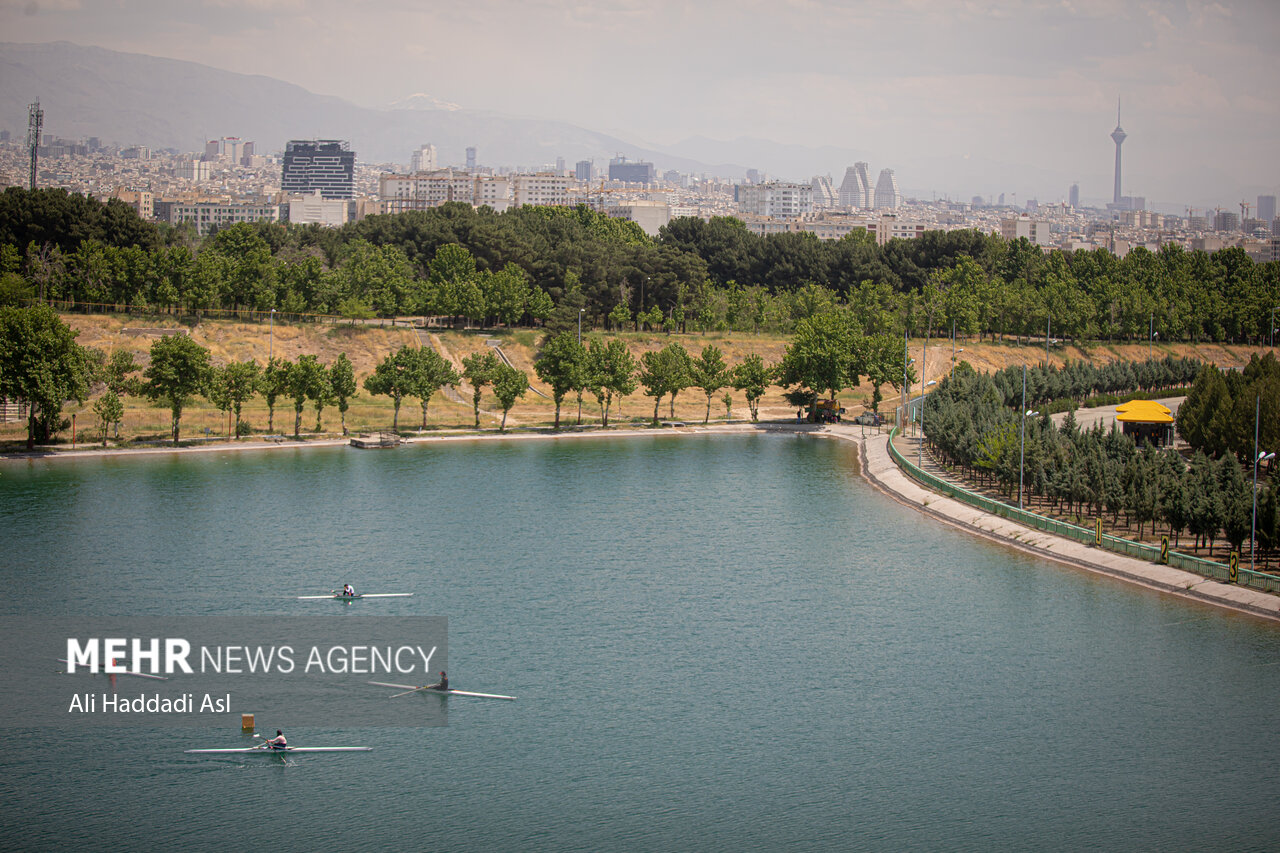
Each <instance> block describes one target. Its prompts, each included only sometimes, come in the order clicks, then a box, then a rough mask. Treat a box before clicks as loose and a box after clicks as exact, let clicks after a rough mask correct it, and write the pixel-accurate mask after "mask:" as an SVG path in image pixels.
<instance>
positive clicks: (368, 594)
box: [298, 592, 413, 601]
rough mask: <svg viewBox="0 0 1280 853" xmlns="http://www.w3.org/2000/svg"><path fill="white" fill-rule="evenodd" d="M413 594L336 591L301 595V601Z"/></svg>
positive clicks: (353, 599) (403, 596)
mask: <svg viewBox="0 0 1280 853" xmlns="http://www.w3.org/2000/svg"><path fill="white" fill-rule="evenodd" d="M411 595H413V593H411V592H365V593H360V594H359V595H343V594H342V593H340V592H335V593H332V594H330V595H300V596H298V600H299V601H326V600H328V599H333V600H335V601H355V600H357V599H360V598H408V597H409V596H411Z"/></svg>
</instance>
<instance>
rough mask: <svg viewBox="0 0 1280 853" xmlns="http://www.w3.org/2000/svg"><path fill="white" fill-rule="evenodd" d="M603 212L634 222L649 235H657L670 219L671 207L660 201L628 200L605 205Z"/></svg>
mask: <svg viewBox="0 0 1280 853" xmlns="http://www.w3.org/2000/svg"><path fill="white" fill-rule="evenodd" d="M604 212H605V214H606V215H608V216H612V217H613V218H614V219H626V220H629V221H631V222H634V223H636V224H637V225H639V226H640V230H642V231H644V233H646V234H648V235H649V236H650V237H657V236H658V229H660V228H661V227H662V226H664V225H666V224H667V223H669V222H670V221H671V207H670V206H668V205H667V204H666V203H665V202H661V201H630V202H627V203H626V204H619V205H614V206H613V207H606V208H605V209H604Z"/></svg>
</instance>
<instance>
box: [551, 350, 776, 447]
mask: <svg viewBox="0 0 1280 853" xmlns="http://www.w3.org/2000/svg"><path fill="white" fill-rule="evenodd" d="M533 367H534V370H535V371H536V372H537V374H538V377H539V378H540V379H541V380H542V381H543V382H545V383H547V385H549V386H551V398H552V401H553V402H554V403H555V407H556V414H555V423H554V427H555V428H556V429H559V428H560V408H561V406H562V404H563V403H564V400H565V397H566V396H568V395H569V394H570V393H571V392H572V393H576V395H577V399H578V404H579V409H581V404H582V396H583V394H584V393H587V392H590V393H591V395H592V396H594V397H595V398H596V402H597V404H598V405H599V406H600V417H601V422H602V424H603V425H604V426H608V425H609V410H610V407H611V406H612V404H613V403H614V402H615V401H620V400H621V399H622V398H624V397H627V396H629V395H630V394H632V393H634V392H635V391H636V389H637V388H638V387H643V388H644V394H645V396H646V397H652V398H653V423H654V424H656V423H657V422H658V411H659V406H660V405H661V403H662V399H663V398H664V397H668V398H669V400H670V409H669V412H670V415H671V417H675V406H676V396H677V395H678V394H679V393H680V392H681V391H684V390H685V389H688V388H697V389H699V390H700V391H702V393H703V394H704V395H705V396H706V400H707V409H706V415H705V417H704V419H703V422H704V423H706V422H708V421H710V419H711V401H712V398H713V397H714V396H715V395H716V393H717V392H718V391H721V390H722V389H725V388H729V387H732V388H735V389H737V390H739V391H741V392H743V394H744V395H745V396H746V398H747V407H748V410H749V411H750V413H751V420H752V421H756V420H758V419H759V404H760V398H761V397H763V396H764V393H765V391H766V390H767V389H768V387H769V385H770V384H772V380H773V376H774V369H773V368H772V367H770V366H768V365H766V364H765V363H764V360H763V359H762V358H761V357H760V356H759V355H756V354H754V353H753V354H751V355H748V356H747V357H746V358H745V359H744V360H743V361H742V362H741V363H740V364H738V365H736V366H734V367H732V368H731V367H730V366H729V365H728V364H727V363H726V362H725V360H724V354H723V353H722V352H721V351H720V349H719V347H716V346H714V345H708V346H705V347H703V348H702V352H701V353H699V354H698V355H697V356H696V357H695V356H691V355H690V354H689V352H688V350H686V349H685V348H684V346H683V345H682V344H680V343H679V342H674V343H670V344H668V345H667V346H665V347H663V348H662V349H661V350H650V351H648V352H645V353H643V354H642V355H641V356H640V360H639V362H637V361H636V359H635V357H634V356H633V355H632V354H631V352H630V351H629V350H628V349H627V347H626V344H625V343H624V342H623V341H622V340H620V339H617V338H615V339H613V340H611V341H608V342H607V343H606V342H605V341H603V340H602V339H600V338H598V337H594V336H593V337H592V338H591V339H590V340H588V342H587V343H586V344H585V345H584V344H583V343H582V342H581V341H580V340H578V339H577V338H576V337H575V336H574V335H573V334H572V333H570V332H561V333H559V334H557V335H553V336H550V337H549V338H548V339H547V340H545V341H544V342H543V346H542V348H541V350H540V351H539V353H538V356H537V358H536V360H535V361H534V365H533ZM725 396H726V398H728V399H726V400H725V406H726V410H727V409H728V407H729V406H730V404H731V403H730V401H731V399H732V398H731V397H730V395H728V394H726V395H725Z"/></svg>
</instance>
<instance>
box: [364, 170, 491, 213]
mask: <svg viewBox="0 0 1280 853" xmlns="http://www.w3.org/2000/svg"><path fill="white" fill-rule="evenodd" d="M475 197H476V179H475V176H474V175H472V174H471V173H470V172H455V171H454V170H453V169H437V170H436V171H434V172H417V173H415V174H412V175H383V176H382V177H381V178H380V179H379V180H378V198H379V199H381V200H382V203H383V211H384V212H386V213H404V212H405V211H406V210H427V209H429V208H432V207H439V206H440V205H442V204H444V203H446V202H450V201H459V202H463V203H465V204H471V205H474V204H475Z"/></svg>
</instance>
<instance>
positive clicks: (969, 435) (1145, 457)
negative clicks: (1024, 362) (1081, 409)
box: [925, 365, 1280, 558]
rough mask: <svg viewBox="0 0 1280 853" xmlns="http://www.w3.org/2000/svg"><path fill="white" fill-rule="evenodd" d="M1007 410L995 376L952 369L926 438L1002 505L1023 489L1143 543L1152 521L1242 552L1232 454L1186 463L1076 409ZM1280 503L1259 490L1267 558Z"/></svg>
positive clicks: (1276, 541) (935, 401)
mask: <svg viewBox="0 0 1280 853" xmlns="http://www.w3.org/2000/svg"><path fill="white" fill-rule="evenodd" d="M1131 367H1133V368H1134V369H1135V372H1136V370H1137V366H1136V365H1131ZM1019 376H1020V373H1019ZM1019 391H1020V389H1019ZM1188 399H1190V398H1188ZM1013 405H1014V408H1010V406H1009V404H1008V401H1007V395H1006V392H1005V390H1004V389H1002V388H1001V387H1000V385H999V384H998V383H997V382H996V381H995V379H994V377H993V376H991V375H985V374H978V373H976V372H975V371H973V370H972V368H970V367H968V365H962V366H960V367H957V368H956V370H955V371H954V372H953V373H952V374H951V376H949V377H947V378H946V379H944V380H943V381H942V382H941V383H940V384H939V386H938V388H937V390H936V391H935V392H934V393H933V394H930V395H929V396H928V398H927V400H926V402H925V441H926V442H927V444H928V446H929V448H930V450H931V452H932V453H934V454H935V456H936V457H937V458H939V459H940V460H941V461H943V462H944V463H945V464H947V465H950V466H954V467H955V468H957V469H959V470H960V471H961V472H962V473H964V474H965V475H966V476H968V477H970V478H973V479H975V480H977V481H978V482H980V483H986V484H989V485H994V486H995V487H996V488H998V489H999V490H1000V491H1001V492H1002V494H1003V495H1004V497H1005V499H1006V500H1013V499H1014V497H1015V493H1016V491H1017V489H1018V488H1019V484H1020V483H1021V486H1022V488H1023V493H1024V497H1025V498H1026V499H1030V498H1032V497H1036V498H1038V499H1039V500H1040V501H1041V502H1042V504H1043V505H1044V506H1046V507H1047V508H1051V509H1052V510H1053V511H1055V512H1061V513H1065V514H1067V515H1068V516H1071V515H1093V516H1096V517H1103V518H1105V519H1108V520H1109V523H1110V525H1112V526H1113V527H1114V526H1117V525H1118V524H1119V523H1120V520H1121V517H1122V516H1123V518H1124V524H1125V527H1126V528H1132V527H1135V526H1136V532H1137V536H1138V538H1139V539H1141V538H1142V536H1143V534H1144V531H1145V530H1146V528H1147V526H1148V525H1150V526H1151V531H1152V533H1153V534H1154V533H1155V532H1156V529H1157V528H1156V525H1157V524H1161V525H1163V526H1164V530H1165V531H1166V532H1167V533H1168V534H1169V536H1170V538H1171V539H1172V541H1173V543H1174V547H1178V544H1179V541H1180V538H1181V536H1182V535H1183V534H1184V533H1189V534H1191V535H1192V536H1193V545H1194V549H1195V550H1196V551H1199V550H1200V548H1201V547H1203V546H1206V545H1207V546H1208V547H1209V548H1210V549H1212V547H1213V543H1214V541H1215V540H1219V539H1221V540H1225V541H1226V542H1227V543H1228V544H1229V545H1230V547H1231V548H1232V549H1233V550H1237V551H1238V550H1240V548H1241V547H1242V546H1243V544H1244V543H1245V542H1246V541H1247V540H1248V537H1249V531H1250V525H1251V522H1252V509H1253V503H1252V502H1253V491H1252V482H1251V480H1250V479H1249V478H1248V477H1249V475H1251V473H1252V472H1251V470H1249V471H1246V469H1245V467H1244V466H1242V465H1241V462H1240V460H1239V459H1238V458H1237V457H1236V456H1235V455H1234V454H1230V453H1227V454H1224V455H1222V456H1221V457H1220V458H1218V459H1216V460H1215V459H1213V458H1211V457H1210V456H1209V455H1208V454H1206V453H1205V452H1203V451H1202V450H1199V449H1196V450H1194V452H1193V454H1192V456H1191V458H1190V460H1188V459H1186V458H1184V457H1183V456H1182V454H1180V453H1178V452H1176V451H1173V450H1167V449H1166V450H1159V449H1156V448H1153V447H1150V446H1143V447H1141V448H1140V447H1138V446H1137V445H1136V444H1135V443H1134V440H1133V439H1132V438H1131V437H1130V436H1127V435H1125V434H1123V433H1122V432H1120V431H1119V430H1118V429H1116V428H1115V427H1114V426H1113V427H1112V428H1111V429H1110V430H1103V429H1102V427H1101V425H1095V426H1094V427H1093V428H1091V429H1080V428H1079V427H1078V426H1077V424H1076V420H1075V415H1074V413H1073V412H1068V413H1067V415H1066V417H1065V419H1064V420H1063V423H1062V424H1061V425H1060V426H1056V425H1055V424H1054V423H1053V422H1052V421H1051V420H1050V418H1049V416H1048V414H1047V413H1037V414H1038V417H1037V416H1034V415H1033V416H1030V417H1020V415H1019V410H1018V409H1017V406H1019V405H1020V403H1019V401H1018V398H1015V399H1014V400H1013ZM1181 418H1182V414H1181V412H1180V413H1179V422H1181ZM1278 504H1280V501H1278V499H1277V490H1276V489H1275V487H1274V486H1273V485H1272V486H1264V487H1263V488H1262V489H1261V490H1260V492H1259V496H1258V540H1257V541H1258V546H1259V548H1260V550H1261V552H1262V553H1264V555H1266V556H1267V557H1268V558H1274V557H1275V556H1276V553H1277V547H1278V545H1280V527H1278V526H1277V524H1278V521H1280V519H1278V515H1280V506H1278Z"/></svg>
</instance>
